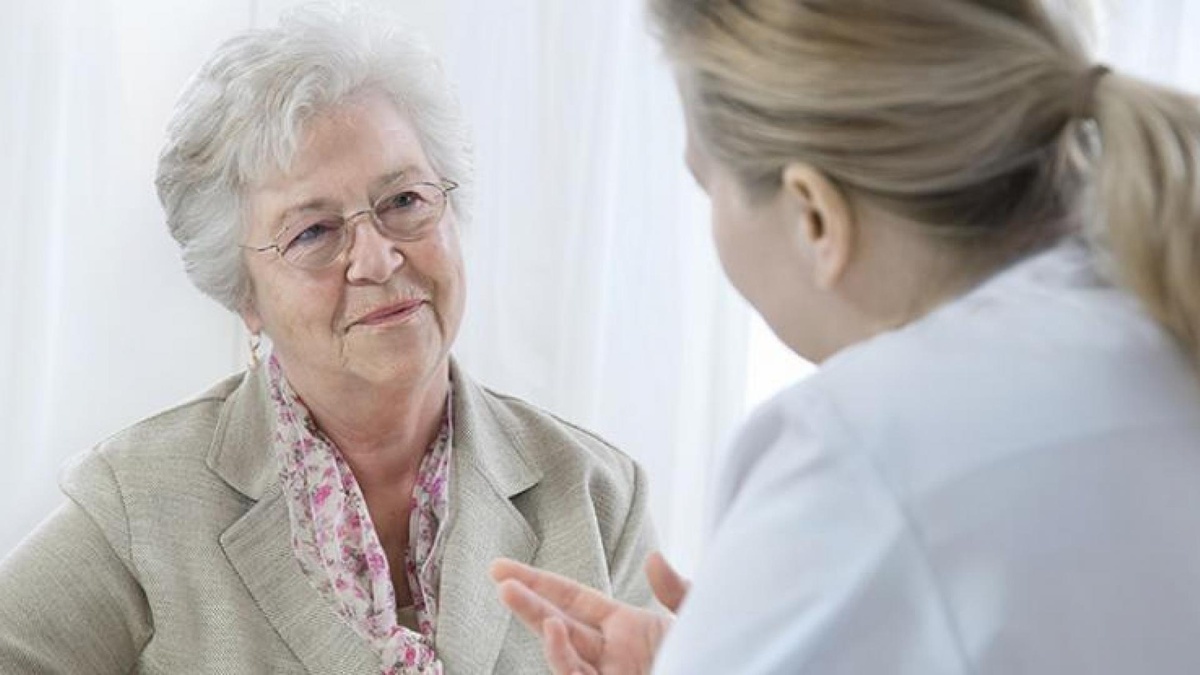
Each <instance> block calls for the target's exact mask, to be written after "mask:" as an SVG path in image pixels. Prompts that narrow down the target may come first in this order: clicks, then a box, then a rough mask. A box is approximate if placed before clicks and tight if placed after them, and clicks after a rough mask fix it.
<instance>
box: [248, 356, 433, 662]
mask: <svg viewBox="0 0 1200 675" xmlns="http://www.w3.org/2000/svg"><path fill="white" fill-rule="evenodd" d="M267 368H268V379H269V381H270V391H271V400H272V402H273V404H274V410H275V418H276V419H275V439H274V447H275V452H276V454H277V457H278V459H279V469H280V480H281V483H282V485H283V490H284V494H285V495H286V498H287V504H288V514H289V516H290V521H291V528H292V553H293V555H295V557H296V561H297V562H298V563H299V564H300V569H301V570H303V572H304V574H305V576H306V577H307V578H308V580H309V582H310V583H311V584H312V585H313V586H314V587H315V588H316V589H317V591H319V592H320V593H321V595H322V596H323V597H324V598H325V599H326V600H327V601H329V603H330V604H331V605H333V607H334V608H335V609H336V610H337V612H338V614H339V615H341V617H342V618H343V619H345V620H346V622H347V623H349V624H350V626H351V627H353V628H354V629H355V630H356V631H357V632H358V633H359V634H360V635H361V636H362V637H363V639H365V640H366V641H367V643H368V644H370V645H371V647H372V648H374V650H375V651H376V652H377V653H378V654H379V655H380V658H381V659H382V665H383V670H382V673H383V675H412V674H415V673H422V674H430V675H440V674H441V672H442V663H441V661H440V660H439V659H438V657H437V653H436V652H435V650H434V632H435V630H436V627H437V589H438V582H439V580H440V576H441V553H440V550H439V543H440V539H439V537H438V535H439V533H440V532H441V525H442V524H443V523H444V522H445V519H446V514H447V499H448V493H449V478H450V453H451V444H450V439H451V404H452V403H453V399H450V400H448V401H447V405H446V416H445V418H444V419H443V421H442V428H441V431H440V433H439V434H438V437H437V440H435V441H434V443H433V445H432V446H431V447H430V448H429V450H428V452H426V453H425V456H424V458H423V459H422V460H421V465H420V468H419V469H418V472H417V481H416V485H415V486H414V487H413V495H412V505H411V514H412V515H411V519H410V524H409V550H408V554H407V555H406V556H405V570H404V571H405V575H406V577H407V579H408V585H409V588H410V589H411V590H412V595H413V606H414V609H415V610H416V615H417V623H418V627H419V628H420V632H419V633H417V632H414V631H412V630H409V629H408V628H406V627H404V626H402V625H401V624H400V623H399V620H398V618H397V607H396V592H395V588H394V587H393V585H392V579H391V573H390V570H389V569H388V561H387V557H386V556H385V555H384V552H383V547H382V546H381V545H380V543H379V536H378V534H377V533H376V532H375V526H374V525H373V524H372V522H371V514H370V513H368V512H367V505H366V501H365V500H364V499H363V495H362V491H361V490H360V488H359V485H358V481H357V480H355V478H354V474H353V473H352V472H351V470H350V465H349V464H347V463H346V460H345V458H343V457H342V454H341V452H339V451H338V449H337V447H335V446H334V445H333V442H332V441H330V440H329V438H328V437H326V436H325V434H324V433H322V432H321V430H320V429H318V428H317V426H316V423H315V422H314V421H313V418H312V415H311V414H310V413H309V411H308V408H306V407H305V405H304V403H303V402H302V401H301V400H300V398H299V397H298V396H297V395H296V393H295V392H294V391H293V390H292V388H291V386H290V385H289V384H288V382H287V380H286V379H285V378H284V376H283V371H282V369H281V368H280V366H279V361H278V360H277V359H276V358H275V356H274V355H272V356H271V358H270V359H269V360H268V363H267Z"/></svg>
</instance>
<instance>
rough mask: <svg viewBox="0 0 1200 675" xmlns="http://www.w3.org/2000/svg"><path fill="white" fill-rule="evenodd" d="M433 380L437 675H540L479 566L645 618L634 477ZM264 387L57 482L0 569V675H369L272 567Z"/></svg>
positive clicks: (315, 599) (530, 649) (641, 527)
mask: <svg viewBox="0 0 1200 675" xmlns="http://www.w3.org/2000/svg"><path fill="white" fill-rule="evenodd" d="M260 370H261V369H260ZM452 376H453V379H454V402H455V424H454V446H453V447H454V450H453V452H454V455H453V462H454V463H453V468H452V474H451V499H450V517H449V520H448V524H447V528H448V529H447V531H446V533H445V534H444V535H443V536H445V537H446V540H445V548H444V556H445V557H444V562H443V571H442V581H441V589H440V614H439V621H438V629H437V642H436V644H437V649H438V652H439V654H440V656H441V658H442V660H443V663H444V664H445V667H446V672H447V673H453V674H460V673H461V674H468V673H491V672H496V673H522V674H523V673H538V672H546V668H545V666H544V664H543V661H542V657H541V651H540V646H539V644H538V643H537V641H536V639H535V638H534V637H533V636H532V635H531V634H530V633H529V632H528V631H527V630H526V629H525V628H524V626H522V625H521V624H520V623H519V622H517V621H515V620H514V619H512V618H511V616H510V614H509V613H508V612H507V610H505V609H504V608H503V606H502V605H501V604H500V603H499V602H498V600H497V599H496V593H495V590H494V589H493V586H492V584H491V581H490V580H489V578H488V575H487V566H488V563H489V562H490V561H491V560H492V559H494V558H496V557H498V556H507V557H509V558H515V559H517V560H522V561H527V562H531V563H533V564H535V565H538V566H540V567H543V568H546V569H550V570H554V571H556V572H559V573H561V574H564V575H566V576H569V577H572V578H575V579H578V580H579V581H582V582H583V583H586V584H589V585H591V586H594V587H597V588H600V589H603V590H605V591H608V592H611V593H613V594H614V595H616V596H617V597H619V598H622V599H624V600H626V601H629V602H633V603H637V604H642V605H648V604H650V602H651V600H650V593H649V590H648V588H647V586H646V585H645V582H644V578H643V575H642V573H641V565H642V561H643V559H644V557H645V555H646V553H647V551H648V550H649V549H650V547H651V546H652V545H653V533H652V527H651V525H650V522H649V517H648V515H647V512H646V485H645V478H644V474H643V473H642V471H641V470H640V469H639V468H638V466H637V465H636V464H635V463H634V462H633V461H632V460H630V459H629V458H628V457H626V456H625V455H623V454H621V453H620V452H618V451H617V450H616V449H614V448H613V447H612V446H610V445H608V444H607V443H605V442H604V441H603V440H601V439H599V438H597V437H596V436H594V435H592V434H590V433H588V432H586V431H584V430H582V429H580V428H578V427H576V426H573V425H571V424H569V423H567V422H564V421H562V420H560V419H558V418H556V417H554V416H552V415H550V414H548V413H546V412H543V411H541V410H539V409H537V408H535V407H533V406H531V405H529V404H527V403H525V402H523V401H520V400H518V399H515V398H511V397H507V396H503V395H500V394H496V393H494V392H492V391H489V390H487V389H485V388H483V387H481V386H479V385H477V384H475V383H474V382H472V381H471V380H470V379H469V378H468V377H467V376H466V375H465V374H464V373H463V372H462V371H461V370H460V369H459V368H458V367H457V366H455V367H454V368H453V370H452ZM264 380H265V378H264V377H263V375H262V374H261V373H256V374H254V373H252V374H250V375H239V376H235V377H231V378H229V379H228V380H225V381H224V382H222V383H220V384H218V385H217V386H216V387H214V388H213V389H211V390H210V391H208V392H207V393H205V394H203V395H202V396H200V397H199V398H196V399H195V400H193V401H190V402H188V403H185V404H183V405H181V406H179V407H177V408H174V409H171V410H168V411H167V412H164V413H162V414H160V415H157V416H155V417H152V418H150V419H147V420H145V421H143V422H140V423H138V424H136V425H134V426H132V427H130V428H129V429H126V430H125V431H123V432H121V433H119V434H117V435H116V436H114V437H112V438H110V439H109V440H107V441H105V442H104V443H102V444H101V445H100V446H98V447H97V448H95V449H94V450H92V451H91V452H88V453H85V454H84V455H82V456H81V457H80V458H78V459H77V460H75V461H74V463H73V464H72V465H70V466H69V467H68V468H67V469H66V470H65V471H64V474H63V477H62V481H61V485H62V489H63V492H65V493H66V495H67V496H68V497H69V498H70V500H69V501H68V502H67V503H66V504H64V505H63V506H62V507H60V508H59V510H58V511H56V512H55V513H54V514H53V515H52V516H51V517H50V518H49V519H48V520H47V521H46V522H45V523H43V524H42V525H41V526H40V527H39V528H38V529H37V530H36V531H35V532H34V533H33V534H32V535H30V536H29V537H28V538H27V539H26V540H25V541H24V542H23V543H22V544H21V545H20V546H19V547H18V548H17V549H16V550H15V551H14V552H13V553H12V554H11V555H10V556H9V557H8V558H7V559H6V560H4V561H3V562H2V563H0V673H64V674H67V673H69V674H71V675H77V674H81V673H89V674H93V673H122V674H124V673H130V672H135V673H185V672H186V673H305V672H307V673H331V674H338V675H344V674H355V673H364V674H371V675H377V674H378V673H379V670H380V664H379V659H378V658H377V656H376V655H375V654H374V653H373V652H372V651H371V649H370V648H369V647H368V646H367V644H366V643H365V642H364V641H363V640H362V639H361V638H360V637H359V636H358V635H357V634H356V633H355V632H354V630H353V629H351V628H350V627H349V626H348V625H347V624H346V623H344V622H343V621H342V620H341V619H340V617H338V615H337V614H336V613H335V611H334V610H333V609H332V607H331V606H330V605H329V604H328V603H326V601H325V600H323V599H322V598H321V596H320V595H319V594H318V593H317V591H316V590H314V589H313V587H312V586H311V585H310V584H309V583H308V581H307V580H306V579H305V577H304V576H303V574H302V573H301V571H300V569H299V567H298V565H297V564H296V562H295V560H294V558H293V557H292V552H291V546H290V540H289V536H290V529H289V522H288V514H287V506H286V503H285V500H284V499H283V496H282V493H281V490H280V485H279V482H278V478H277V474H278V469H277V467H276V463H275V460H274V457H273V453H272V450H271V433H272V431H271V430H272V424H271V421H270V417H269V413H270V406H269V401H268V399H267V394H266V383H265V381H264Z"/></svg>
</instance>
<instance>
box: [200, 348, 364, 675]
mask: <svg viewBox="0 0 1200 675" xmlns="http://www.w3.org/2000/svg"><path fill="white" fill-rule="evenodd" d="M262 370H263V369H261V368H260V369H259V370H258V372H250V373H247V375H246V376H245V378H244V379H243V381H242V384H241V386H239V387H238V388H237V389H236V390H235V391H234V392H233V393H232V394H231V395H230V396H229V398H228V400H227V402H226V405H225V408H224V409H223V410H222V412H221V418H220V419H219V420H218V422H217V431H216V433H215V434H214V438H213V444H212V447H211V448H210V450H209V460H208V463H209V467H210V468H211V469H212V470H213V471H214V472H216V473H217V474H218V475H220V476H221V477H222V478H223V479H224V480H225V481H226V482H227V483H229V484H230V485H231V486H232V487H233V488H235V489H237V490H238V491H239V492H241V493H242V494H244V495H245V496H246V497H248V498H249V499H251V500H255V502H256V503H254V504H253V506H251V507H250V509H249V510H248V511H247V512H246V513H245V514H244V515H243V516H242V517H241V518H239V519H238V520H237V521H235V522H234V523H233V525H231V526H230V527H229V528H228V529H226V530H225V532H224V533H222V535H221V537H220V544H221V547H222V549H223V550H224V551H225V555H226V557H227V558H228V559H229V562H230V564H231V565H232V566H233V568H234V569H235V570H236V571H237V574H238V576H240V577H241V579H242V582H243V583H244V584H245V585H246V589H247V590H248V591H249V592H250V595H251V596H253V598H254V601H255V602H256V603H257V604H258V607H259V609H261V610H262V612H263V614H264V615H265V616H266V618H267V621H269V622H270V624H271V626H272V627H273V628H274V629H275V631H276V632H277V633H278V634H279V637H280V638H281V639H283V641H284V642H285V643H286V644H287V645H288V647H289V648H290V649H291V650H292V653H293V654H295V655H296V657H297V658H298V659H299V660H300V662H301V663H303V664H304V666H305V667H306V668H307V669H308V670H309V671H311V672H314V673H371V674H372V675H374V674H377V673H378V672H379V667H380V664H379V657H378V656H376V655H375V653H374V652H373V651H372V650H371V649H370V647H369V646H368V645H367V643H366V641H364V640H363V639H362V638H361V637H360V636H359V635H358V634H357V633H355V632H354V630H353V629H352V628H351V627H350V626H349V625H347V624H346V622H345V621H343V620H342V618H341V617H340V616H338V615H337V613H336V611H335V610H334V609H333V608H332V607H331V606H330V605H329V603H328V602H326V601H325V599H324V598H322V597H321V595H320V593H318V592H317V590H316V589H315V588H313V587H312V585H311V584H309V583H308V580H307V579H305V578H304V573H303V572H301V570H300V567H299V565H298V564H297V563H296V560H295V558H294V557H293V555H292V547H291V524H290V522H289V520H288V512H287V503H286V501H285V499H284V498H283V492H282V490H281V489H280V485H279V480H278V469H277V466H276V462H275V460H274V457H273V455H272V446H271V436H272V434H271V429H272V426H271V425H272V422H271V418H270V417H269V413H270V406H269V401H268V399H267V391H266V382H265V375H264V374H263V373H262V372H261V371H262Z"/></svg>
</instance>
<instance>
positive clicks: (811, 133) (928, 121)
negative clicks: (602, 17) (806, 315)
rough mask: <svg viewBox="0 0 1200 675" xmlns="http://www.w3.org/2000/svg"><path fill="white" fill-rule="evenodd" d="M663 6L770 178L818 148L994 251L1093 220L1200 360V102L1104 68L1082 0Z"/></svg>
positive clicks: (700, 118) (719, 115)
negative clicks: (1098, 65)
mask: <svg viewBox="0 0 1200 675" xmlns="http://www.w3.org/2000/svg"><path fill="white" fill-rule="evenodd" d="M651 9H652V14H653V16H654V19H655V21H656V24H657V27H658V29H659V32H660V36H661V39H662V41H663V43H664V46H665V48H666V50H667V53H668V55H669V56H670V57H671V59H672V60H673V61H674V62H675V65H676V67H677V73H678V75H679V78H680V82H681V85H682V90H683V93H684V98H685V104H686V106H687V108H688V110H689V113H690V117H691V120H692V123H693V124H694V126H695V130H696V135H697V137H698V138H699V139H700V142H701V143H702V144H703V145H704V147H705V149H706V150H707V151H708V152H709V154H711V155H712V156H714V157H715V158H716V159H717V160H718V161H719V162H721V163H722V164H724V165H725V166H727V167H728V168H729V169H731V170H732V171H733V172H734V173H735V174H736V175H737V176H738V177H739V178H740V180H741V181H742V182H743V183H744V185H745V186H746V187H747V188H748V189H749V190H750V191H751V193H752V194H753V193H756V192H757V193H762V192H764V191H774V190H776V189H778V187H779V184H780V174H781V171H782V169H783V168H784V167H785V166H786V165H787V164H788V163H791V162H796V161H802V162H807V163H809V164H812V165H813V166H815V167H817V168H818V169H820V170H822V171H823V172H824V173H825V174H826V175H827V176H828V177H829V178H830V179H831V180H833V181H834V182H835V183H836V184H838V185H840V186H841V187H842V188H843V189H845V190H846V192H847V193H848V194H849V195H850V196H851V197H852V198H854V199H864V200H868V201H871V202H873V203H876V204H879V205H880V206H883V207H884V208H887V209H889V210H892V211H893V212H895V213H898V214H900V215H902V216H905V217H907V218H910V219H912V220H914V221H916V222H919V223H921V224H923V225H925V226H926V228H927V229H928V231H929V232H930V233H931V234H932V235H934V236H936V237H938V238H940V239H942V240H946V241H950V242H954V243H956V244H961V245H963V246H964V247H966V248H964V249H963V250H966V249H967V248H969V249H970V250H972V251H976V252H978V251H984V252H986V255H988V256H990V257H991V262H992V263H994V264H1000V263H1001V262H1002V261H1003V260H1006V259H1010V258H1011V257H1013V256H1015V255H1020V254H1022V253H1024V252H1027V251H1029V250H1032V249H1035V248H1038V247H1042V246H1045V245H1047V244H1049V243H1051V242H1053V241H1055V240H1057V239H1059V238H1060V237H1062V236H1063V235H1065V234H1067V233H1070V232H1073V231H1077V230H1080V229H1083V230H1084V231H1085V232H1087V234H1089V235H1090V237H1091V238H1092V240H1093V241H1095V242H1097V244H1098V248H1099V250H1101V251H1103V252H1104V253H1105V258H1106V259H1107V260H1108V261H1109V262H1110V263H1111V269H1112V271H1113V273H1114V275H1115V276H1116V277H1117V278H1118V279H1119V280H1120V281H1122V282H1124V283H1125V284H1127V285H1128V287H1129V288H1131V289H1132V290H1133V291H1134V292H1135V293H1136V294H1137V295H1138V296H1139V297H1140V298H1141V300H1142V302H1143V304H1144V305H1145V307H1146V308H1147V309H1148V311H1149V312H1150V313H1151V314H1152V315H1153V316H1154V317H1155V318H1156V319H1157V320H1158V321H1160V322H1161V323H1162V324H1163V325H1164V326H1165V327H1166V328H1167V329H1168V330H1169V331H1170V332H1172V333H1173V334H1174V335H1175V336H1176V337H1178V338H1179V340H1180V341H1181V342H1182V343H1183V344H1184V345H1185V347H1186V348H1187V349H1188V351H1189V352H1190V354H1191V356H1192V357H1193V359H1194V360H1196V361H1198V362H1200V166H1198V164H1197V162H1198V161H1200V109H1198V108H1197V105H1196V102H1195V101H1194V100H1193V99H1191V98H1189V97H1186V96H1184V95H1182V94H1180V93H1177V92H1174V91H1171V90H1168V89H1166V88H1163V87H1158V86H1154V85H1151V84H1148V83H1145V82H1141V81H1138V80H1136V79H1134V78H1131V77H1127V76H1124V75H1119V74H1116V73H1105V72H1104V71H1100V70H1097V69H1095V68H1094V67H1093V63H1092V58H1091V56H1090V53H1089V52H1090V31H1089V28H1090V24H1089V19H1090V18H1091V17H1090V12H1089V11H1088V10H1089V6H1088V5H1086V4H1084V3H1083V2H1082V0H1080V1H1077V2H1072V3H1070V4H1064V0H1060V1H1058V2H1055V1H1054V0H902V1H895V0H651ZM1084 222H1086V223H1087V226H1086V228H1085V227H1084V226H1083V225H1082V224H1081V223H1084Z"/></svg>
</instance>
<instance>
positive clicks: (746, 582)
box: [492, 0, 1200, 675]
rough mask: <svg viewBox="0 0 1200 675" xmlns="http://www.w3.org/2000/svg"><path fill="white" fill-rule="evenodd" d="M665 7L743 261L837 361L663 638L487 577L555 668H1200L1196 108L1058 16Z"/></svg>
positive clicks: (662, 12) (729, 253) (619, 614)
mask: <svg viewBox="0 0 1200 675" xmlns="http://www.w3.org/2000/svg"><path fill="white" fill-rule="evenodd" d="M1079 4H1080V3H1078V2H1076V3H1074V5H1073V7H1075V9H1074V10H1073V11H1075V12H1078V11H1079V8H1078V5H1079ZM652 6H653V14H654V17H655V19H656V22H657V26H658V29H659V33H660V35H661V38H662V40H663V42H664V44H665V47H666V51H667V53H668V54H669V56H670V57H671V59H672V61H673V62H674V65H675V67H676V74H677V80H678V84H679V88H680V91H681V94H682V100H683V103H684V108H685V109H686V115H687V119H688V123H689V128H690V133H689V149H688V157H687V161H688V165H689V166H690V167H691V170H692V172H693V173H694V174H695V176H696V180H697V181H698V182H699V183H700V185H701V186H703V188H704V189H705V190H706V191H707V193H708V195H709V197H710V198H711V201H712V207H713V213H712V230H713V236H714V239H715V240H716V245H717V249H718V251H719V253H720V257H721V261H722V264H723V267H724V269H725V272H726V274H727V275H728V276H729V279H730V280H731V281H732V282H733V284H734V286H736V287H737V289H738V290H739V291H740V292H741V293H742V294H743V295H744V296H745V297H746V298H747V299H748V300H749V301H750V303H751V304H752V305H753V306H754V307H755V309H756V310H757V311H758V312H759V313H761V314H762V315H763V317H764V318H765V319H766V320H767V322H768V323H769V324H770V325H771V327H772V328H773V329H774V331H775V332H776V334H777V335H778V336H779V337H780V338H781V339H782V340H783V341H784V342H785V343H786V344H787V345H788V346H789V347H791V348H792V349H793V350H794V351H795V352H796V353H797V354H799V355H801V356H803V357H804V358H806V359H809V360H812V361H814V362H817V363H819V364H820V369H819V371H818V372H817V373H816V374H815V375H813V376H812V377H810V378H809V379H807V380H806V381H804V382H801V383H799V384H797V385H795V386H794V387H792V388H791V389H789V390H786V391H784V392H783V393H781V394H780V395H778V396H777V397H776V398H775V399H774V400H772V401H771V402H769V403H767V404H766V405H764V406H763V407H762V408H761V409H759V410H758V411H757V412H756V413H755V414H754V415H753V417H752V418H751V419H750V420H749V421H748V422H747V423H746V425H745V427H744V428H743V429H742V430H741V432H740V435H739V436H738V438H737V440H736V441H735V447H734V451H733V454H732V457H733V459H732V461H731V463H730V465H729V466H728V467H726V469H725V470H724V472H723V474H722V480H723V484H722V486H721V487H720V488H719V490H718V494H717V499H718V502H717V513H718V514H719V516H718V522H717V523H716V526H715V531H714V533H713V538H712V540H711V545H710V549H709V551H708V553H707V555H706V557H705V559H704V560H703V563H702V564H701V566H700V568H699V570H698V576H697V578H696V580H695V585H694V587H693V588H692V590H691V591H690V592H689V593H688V594H687V596H686V600H684V601H683V602H682V605H680V604H679V598H680V597H681V595H682V592H683V587H682V586H681V585H680V580H679V579H678V578H675V577H673V575H672V574H671V572H670V571H669V568H666V567H665V565H664V564H663V563H662V561H661V559H659V558H654V559H652V561H651V563H650V564H649V566H648V572H649V575H650V577H651V581H652V583H653V584H655V585H656V586H658V588H659V595H660V599H662V600H663V602H664V604H666V605H668V606H669V607H673V608H675V609H678V610H679V613H678V615H677V619H671V618H663V617H661V616H659V615H655V614H653V613H650V612H647V611H644V610H639V609H634V608H631V607H628V606H625V605H623V604H621V603H618V602H616V601H612V600H609V599H607V598H604V597H603V596H601V595H600V594H598V593H595V592H592V591H590V590H588V589H585V588H583V587H581V586H579V585H577V584H575V583H573V582H569V581H566V580H563V579H561V578H559V577H555V576H553V575H550V574H547V573H543V572H540V571H538V570H533V569H530V568H526V567H523V566H520V565H517V564H515V563H511V562H508V561H500V562H497V563H496V564H494V565H493V568H492V573H493V576H494V577H495V578H496V579H497V581H498V583H499V591H500V595H501V598H502V599H503V600H504V601H505V602H506V604H508V605H509V606H510V607H511V608H512V609H513V610H514V612H515V613H516V615H517V616H518V617H519V618H521V619H522V620H523V621H524V622H525V624H526V625H527V626H528V627H529V628H531V629H532V630H533V631H535V632H537V633H538V634H539V635H541V637H542V638H543V647H544V651H545V655H546V657H547V660H548V661H549V662H550V664H551V665H552V667H553V668H554V669H555V670H556V671H557V672H559V673H589V674H590V673H597V672H599V673H626V672H630V673H633V672H647V671H649V670H650V669H651V667H653V669H654V672H656V673H671V674H676V673H678V674H684V673H686V674H694V673H739V674H742V675H745V674H752V673H854V674H872V675H874V674H879V673H903V674H912V675H940V674H943V673H946V674H950V673H954V674H959V673H964V674H965V673H975V674H985V673H1005V674H1007V673H1021V674H1029V673H1046V674H1055V675H1058V674H1064V673H1090V674H1092V675H1103V674H1108V673H1112V674H1116V673H1156V674H1166V673H1183V672H1196V669H1197V668H1200V639H1197V638H1198V637H1200V384H1198V380H1197V371H1196V366H1197V364H1198V363H1200V108H1198V107H1197V104H1196V102H1195V101H1194V100H1192V99H1190V98H1187V97H1185V96H1184V95H1182V94H1180V93H1177V92H1174V91H1171V90H1169V89H1165V88H1162V87H1159V86H1155V85H1151V84H1149V83H1146V82H1143V81H1139V80H1137V79H1135V78H1133V77H1130V76H1127V75H1124V74H1122V73H1117V72H1112V71H1110V70H1109V69H1107V68H1105V67H1103V66H1099V65H1096V64H1095V63H1094V62H1093V60H1092V58H1091V57H1090V56H1089V54H1088V53H1087V51H1086V49H1085V44H1086V40H1085V37H1084V35H1083V24H1084V20H1083V17H1081V16H1079V15H1077V14H1075V13H1071V8H1070V7H1068V6H1066V5H1065V4H1064V3H1060V2H1051V0H904V1H903V2H896V1H894V0H836V1H832V0H741V1H734V0H653V1H652Z"/></svg>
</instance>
